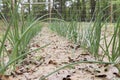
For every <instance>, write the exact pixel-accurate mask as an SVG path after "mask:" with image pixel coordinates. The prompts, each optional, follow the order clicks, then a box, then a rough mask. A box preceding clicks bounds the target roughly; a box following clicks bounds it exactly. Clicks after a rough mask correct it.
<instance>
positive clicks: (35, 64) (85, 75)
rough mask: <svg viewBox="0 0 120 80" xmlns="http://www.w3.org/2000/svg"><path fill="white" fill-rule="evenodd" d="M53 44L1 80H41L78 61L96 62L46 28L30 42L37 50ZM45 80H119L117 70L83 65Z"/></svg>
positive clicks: (26, 59)
mask: <svg viewBox="0 0 120 80" xmlns="http://www.w3.org/2000/svg"><path fill="white" fill-rule="evenodd" d="M48 43H50V45H48V46H47V47H45V48H43V49H41V50H40V51H37V52H33V53H31V54H29V55H27V57H26V58H25V59H24V60H23V62H22V63H21V64H20V65H18V66H17V67H16V69H15V71H14V72H12V73H11V75H10V76H9V77H8V76H1V77H2V80H39V79H40V78H41V77H43V76H45V75H47V74H49V73H50V72H52V71H54V70H56V69H58V68H60V67H61V66H64V65H66V64H68V63H70V62H75V61H83V60H85V61H89V60H91V61H92V60H95V59H94V57H92V56H91V55H90V54H89V53H88V52H87V51H85V50H84V49H82V48H80V45H76V44H73V43H72V42H70V41H68V40H67V39H65V38H63V37H61V36H58V35H57V34H56V33H53V32H52V31H50V30H49V28H48V27H43V29H42V31H41V32H40V33H39V34H38V35H37V36H36V37H35V38H34V39H33V40H32V41H31V43H30V49H31V50H32V49H36V48H38V47H42V46H44V45H46V44H48ZM46 80H120V76H118V70H117V69H116V68H115V67H114V66H113V65H107V66H106V65H104V64H93V63H81V64H77V65H74V66H69V67H68V68H65V69H62V70H60V71H58V72H56V73H54V74H52V75H51V76H49V77H48V78H46Z"/></svg>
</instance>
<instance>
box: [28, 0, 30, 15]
mask: <svg viewBox="0 0 120 80" xmlns="http://www.w3.org/2000/svg"><path fill="white" fill-rule="evenodd" d="M28 3H29V6H28V12H29V14H30V0H28Z"/></svg>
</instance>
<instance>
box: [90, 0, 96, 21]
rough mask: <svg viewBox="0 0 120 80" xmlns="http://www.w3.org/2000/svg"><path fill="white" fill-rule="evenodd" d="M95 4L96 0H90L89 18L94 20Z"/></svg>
mask: <svg viewBox="0 0 120 80" xmlns="http://www.w3.org/2000/svg"><path fill="white" fill-rule="evenodd" d="M95 6H96V1H95V0H90V7H91V13H90V14H91V19H92V20H93V21H94V20H95Z"/></svg>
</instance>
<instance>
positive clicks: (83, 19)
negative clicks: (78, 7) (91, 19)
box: [81, 0, 86, 21]
mask: <svg viewBox="0 0 120 80" xmlns="http://www.w3.org/2000/svg"><path fill="white" fill-rule="evenodd" d="M81 18H82V19H81V21H85V20H86V4H85V0H82V13H81Z"/></svg>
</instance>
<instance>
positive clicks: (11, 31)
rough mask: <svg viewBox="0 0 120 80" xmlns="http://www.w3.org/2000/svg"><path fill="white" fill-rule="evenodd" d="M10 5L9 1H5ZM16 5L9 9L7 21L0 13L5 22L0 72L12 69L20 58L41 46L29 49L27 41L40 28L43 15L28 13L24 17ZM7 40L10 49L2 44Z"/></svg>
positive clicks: (0, 49) (0, 51) (6, 72)
mask: <svg viewBox="0 0 120 80" xmlns="http://www.w3.org/2000/svg"><path fill="white" fill-rule="evenodd" d="M7 4H8V5H10V3H9V2H8V3H7ZM18 5H19V2H18V3H17V4H15V6H14V9H11V7H10V6H9V7H8V8H9V10H10V13H9V14H10V20H9V22H8V21H7V19H6V18H5V16H4V14H3V13H1V14H2V18H3V19H2V20H3V22H4V24H5V26H4V27H6V31H5V34H4V35H3V38H2V39H1V40H0V74H2V75H3V74H8V72H9V71H8V70H10V72H11V70H14V69H15V67H16V64H18V63H19V61H20V60H22V59H23V58H24V57H25V55H27V54H29V53H31V52H33V51H37V50H39V49H41V48H43V47H45V46H47V45H48V44H47V45H45V46H43V47H40V48H38V49H35V50H32V51H31V50H29V48H28V46H29V42H30V40H31V39H32V38H33V37H34V36H35V35H36V34H37V33H38V32H39V31H40V30H41V26H42V25H41V24H40V23H39V22H40V21H39V20H40V19H41V18H43V17H44V16H45V15H44V16H42V17H40V18H38V19H35V18H33V17H32V15H31V14H28V17H27V18H24V14H21V15H20V14H19V13H18ZM6 41H7V42H9V44H8V45H10V48H11V50H10V51H8V50H7V48H6V47H5V46H4V45H5V42H6Z"/></svg>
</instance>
